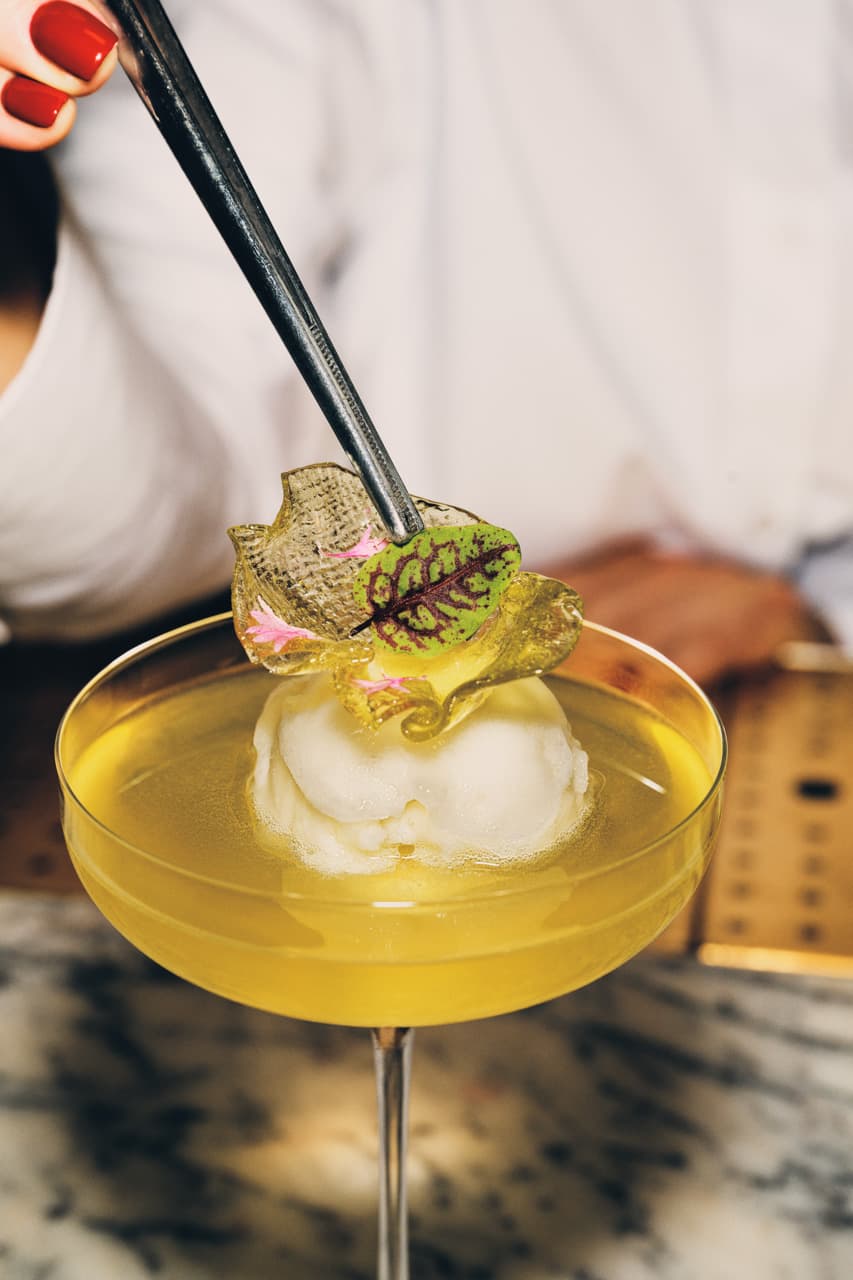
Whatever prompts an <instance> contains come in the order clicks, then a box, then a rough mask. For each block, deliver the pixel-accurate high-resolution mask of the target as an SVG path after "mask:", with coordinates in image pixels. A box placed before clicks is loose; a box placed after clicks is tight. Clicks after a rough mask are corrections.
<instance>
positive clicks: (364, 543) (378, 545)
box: [320, 524, 388, 560]
mask: <svg viewBox="0 0 853 1280" xmlns="http://www.w3.org/2000/svg"><path fill="white" fill-rule="evenodd" d="M387 546H388V539H387V538H382V537H379V538H374V537H373V536H372V535H371V532H370V525H369V524H368V525H365V527H364V532H363V533H362V535H361V537H360V538H359V540H358V542H357V543H356V544H355V546H354V547H350V549H349V550H348V551H321V552H320V555H321V556H325V557H326V559H328V560H366V559H367V558H368V556H374V555H376V553H377V551H384V550H385V548H386V547H387Z"/></svg>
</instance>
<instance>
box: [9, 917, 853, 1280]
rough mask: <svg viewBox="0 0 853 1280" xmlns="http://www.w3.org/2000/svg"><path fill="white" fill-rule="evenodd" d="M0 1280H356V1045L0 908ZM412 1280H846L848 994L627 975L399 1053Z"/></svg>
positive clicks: (366, 1093) (62, 924)
mask: <svg viewBox="0 0 853 1280" xmlns="http://www.w3.org/2000/svg"><path fill="white" fill-rule="evenodd" d="M0 939H2V968H1V969H0V982H1V983H2V986H0V1153H2V1159H0V1277H2V1280H144V1278H147V1277H150V1276H156V1277H164V1278H166V1280H208V1278H214V1277H215V1278H216V1280H220V1278H223V1277H227V1278H228V1280H284V1278H286V1280H309V1278H310V1280H362V1278H364V1280H369V1278H372V1276H373V1275H374V1262H373V1254H374V1240H375V1227H374V1216H375V1203H376V1194H375V1159H376V1156H375V1123H374V1109H373V1108H374V1103H373V1083H372V1062H371V1054H370V1048H369V1043H368V1037H367V1034H366V1033H365V1032H358V1031H352V1030H346V1029H339V1028H338V1029H334V1028H328V1027H323V1026H314V1025H312V1024H309V1023H304V1022H291V1021H288V1020H285V1019H279V1018H275V1017H272V1016H270V1015H266V1014H261V1013H256V1012H254V1011H252V1010H249V1009H244V1008H242V1007H240V1006H238V1005H234V1004H230V1003H228V1002H227V1001H224V1000H220V999H218V998H216V997H214V996H210V995H207V994H206V993H204V992H202V991H199V990H197V989H195V988H193V987H190V986H188V985H187V984H185V983H183V982H181V981H179V980H178V979H175V978H172V977H171V976H169V975H168V974H165V973H164V972H163V971H162V970H161V969H158V968H157V967H156V966H154V965H153V964H151V963H150V962H148V961H147V960H145V959H144V958H143V957H141V956H140V955H139V954H138V953H137V952H135V951H134V950H133V949H132V948H131V947H130V946H129V945H128V944H126V943H125V942H124V941H123V940H122V939H121V938H120V937H119V936H118V935H117V934H116V933H114V932H113V930H112V929H111V928H110V926H109V925H107V924H106V923H105V922H103V921H102V920H101V918H100V917H99V915H98V914H97V912H96V911H95V910H94V908H93V907H91V906H90V905H89V904H88V903H87V902H82V901H67V900H60V899H50V898H36V897H30V896H24V895H20V896H19V895H14V894H11V893H7V894H4V895H0ZM411 1122H412V1123H411V1151H410V1201H411V1211H412V1256H413V1275H414V1278H415V1280H432V1278H436V1280H438V1278H439V1277H441V1278H450V1280H452V1278H454V1277H459V1280H491V1278H492V1277H495V1278H496V1280H546V1278H552V1277H559V1278H561V1280H569V1278H571V1280H652V1278H653V1277H654V1280H740V1278H741V1277H743V1278H744V1280H849V1278H850V1277H853V985H851V984H845V983H840V982H839V983H833V982H829V981H817V980H807V979H801V978H796V979H795V978H774V977H769V976H766V975H749V974H744V973H734V972H726V971H711V970H704V969H701V968H700V967H698V966H696V965H695V964H693V963H691V962H677V963H676V962H671V961H668V962H665V961H661V960H653V959H650V958H648V957H641V958H640V959H638V960H636V961H634V962H633V963H632V964H630V965H628V966H626V967H625V968H624V969H623V970H621V971H620V972H619V973H616V974H613V975H612V976H610V977H609V978H605V979H603V980H602V981H600V982H599V983H597V984H595V985H594V986H593V987H591V988H589V989H587V990H585V991H582V992H579V993H577V994H575V995H573V996H570V997H567V998H565V999H563V1000H557V1001H554V1002H552V1003H550V1004H547V1005H543V1006H541V1007H539V1008H537V1009H533V1010H528V1011H526V1012H524V1013H520V1014H516V1015H511V1016H507V1017H503V1018H495V1019H492V1020H490V1021H488V1022H481V1023H476V1024H469V1025H467V1026H456V1027H450V1028H436V1029H430V1030H426V1031H420V1032H418V1034H417V1037H416V1042H415V1065H414V1079H413V1094H412V1115H411Z"/></svg>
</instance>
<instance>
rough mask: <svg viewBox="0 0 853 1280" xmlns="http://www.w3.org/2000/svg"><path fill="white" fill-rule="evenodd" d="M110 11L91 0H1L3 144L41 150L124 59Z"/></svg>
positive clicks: (62, 132)
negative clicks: (41, 0) (72, 0)
mask: <svg viewBox="0 0 853 1280" xmlns="http://www.w3.org/2000/svg"><path fill="white" fill-rule="evenodd" d="M111 21H112V20H111V19H110V17H109V15H108V14H107V13H106V12H105V11H104V10H102V9H100V8H98V6H97V5H95V4H92V3H89V2H88V0H84V2H83V3H81V4H78V3H76V2H75V3H74V4H70V3H68V2H67V0H48V3H38V0H35V2H34V0H0V147H6V148H9V149H10V150H13V151H41V150H43V149H44V148H45V147H51V146H53V145H54V143H56V142H59V141H60V140H61V139H62V138H64V137H65V135H66V134H67V133H68V131H69V129H70V128H71V126H72V124H73V123H74V116H75V113H76V105H75V99H77V98H82V97H85V96H86V95H88V94H90V93H95V92H96V91H97V90H98V89H100V88H101V86H102V85H103V84H104V83H105V82H106V81H107V80H108V79H109V77H110V76H111V75H112V72H113V71H114V69H115V66H116V62H117V54H116V49H115V46H116V40H117V35H116V32H115V31H114V30H113V27H112V25H111Z"/></svg>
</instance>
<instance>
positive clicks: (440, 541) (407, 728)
mask: <svg viewBox="0 0 853 1280" xmlns="http://www.w3.org/2000/svg"><path fill="white" fill-rule="evenodd" d="M282 486H283V490H284V497H283V501H282V505H281V509H280V511H279V513H278V515H277V516H276V519H275V521H274V522H273V524H272V525H269V526H266V525H242V526H239V527H237V528H234V529H231V530H230V535H231V538H232V541H233V542H234V545H235V547H236V550H237V564H236V568H235V573H234V585H233V602H234V625H235V629H236V631H237V634H238V636H239V638H240V641H241V642H242V644H243V647H244V648H245V650H246V652H247V653H248V655H249V657H250V658H251V659H252V661H253V662H257V663H261V664H263V665H264V666H266V667H267V668H268V669H269V670H271V671H273V672H275V673H276V674H279V675H288V674H299V673H302V672H309V671H318V670H328V671H330V672H331V674H332V678H333V685H334V688H335V691H336V693H337V695H338V697H339V698H340V700H341V701H342V703H343V704H344V706H345V707H347V709H348V710H349V711H350V712H352V714H353V715H354V716H356V717H357V718H358V719H359V720H360V721H361V722H362V723H363V724H365V725H368V726H370V727H372V728H377V727H378V726H379V725H380V724H382V723H383V721H385V720H387V719H389V718H390V717H392V716H401V717H402V719H401V727H402V730H403V732H404V733H405V734H406V735H407V736H408V737H410V738H412V739H425V738H429V737H432V736H434V735H435V734H437V733H440V732H441V731H442V730H443V729H444V728H446V727H447V726H448V725H450V724H452V723H454V722H455V721H456V720H458V719H459V718H460V717H461V716H462V715H465V714H467V712H468V711H470V710H472V709H473V707H474V706H476V704H477V702H479V701H480V700H481V698H482V697H483V696H485V693H486V692H487V690H488V689H489V687H490V686H492V685H494V684H499V683H501V682H503V681H506V680H514V679H520V678H522V677H524V676H528V675H537V674H541V673H542V672H543V671H547V670H549V669H550V668H551V667H554V666H556V665H557V663H559V662H560V661H562V659H563V658H565V657H566V655H567V654H568V653H569V652H570V651H571V649H572V648H573V646H574V644H575V642H576V640H577V637H578V634H579V631H580V625H581V606H580V600H579V598H578V596H577V594H576V593H575V592H573V591H572V590H571V589H570V588H568V587H566V586H564V585H563V584H562V583H559V582H555V581H554V580H552V579H550V578H542V577H540V576H539V575H538V574H530V573H520V572H519V565H520V551H519V549H518V544H517V542H516V541H515V538H514V537H513V535H512V534H510V533H509V532H508V531H507V530H505V529H500V528H498V527H496V526H494V525H489V524H486V523H484V522H482V521H479V520H478V519H477V517H476V516H473V515H472V514H471V513H470V512H467V511H463V510H461V509H459V508H457V507H451V506H447V505H446V504H444V503H437V502H429V501H425V500H423V499H420V498H416V499H415V502H416V504H417V506H418V509H419V511H420V512H421V515H422V517H423V520H424V525H425V529H424V532H423V533H421V534H417V535H415V537H414V538H413V539H411V540H410V541H409V542H408V543H406V544H405V546H403V547H396V546H391V545H389V544H388V543H387V541H386V538H385V533H384V530H383V528H382V525H381V523H380V521H379V518H378V516H377V513H376V511H375V510H374V508H373V507H372V505H371V503H370V500H369V498H368V497H367V494H366V492H365V490H364V488H363V487H362V484H361V481H360V480H359V479H358V478H357V477H356V476H355V475H354V474H353V473H352V472H350V471H347V470H345V469H344V468H342V467H339V466H336V465H335V464H333V463H325V464H321V465H319V466H313V467H304V468H301V469H300V470H297V471H292V472H289V473H288V474H286V475H284V476H282Z"/></svg>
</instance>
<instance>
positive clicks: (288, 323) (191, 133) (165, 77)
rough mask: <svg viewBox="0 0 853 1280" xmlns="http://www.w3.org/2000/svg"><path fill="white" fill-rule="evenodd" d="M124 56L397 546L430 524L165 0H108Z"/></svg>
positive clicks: (130, 75)
mask: <svg viewBox="0 0 853 1280" xmlns="http://www.w3.org/2000/svg"><path fill="white" fill-rule="evenodd" d="M108 8H109V9H110V11H111V12H112V13H113V14H114V16H115V18H116V19H117V21H118V23H119V25H120V27H121V33H122V34H121V38H120V40H119V55H118V56H119V62H120V63H121V66H122V67H123V68H124V70H125V72H126V73H127V76H128V78H129V79H130V81H131V83H132V84H133V86H134V88H135V89H136V92H137V93H138V94H139V96H140V98H141V99H142V101H143V102H144V103H145V106H146V107H147V108H148V110H149V112H150V113H151V115H152V117H153V119H154V122H155V123H156V125H157V128H158V129H159V130H160V132H161V134H162V135H163V137H164V138H165V140H166V142H167V143H168V144H169V147H170V148H171V150H172V152H173V154H174V155H175V158H176V159H177V161H178V163H179V164H180V166H181V168H182V169H183V171H184V173H185V174H186V176H187V178H188V179H189V181H190V182H191V183H192V186H193V188H194V189H195V192H196V194H197V195H198V197H199V199H200V200H201V202H202V204H203V205H204V207H205V209H207V212H208V213H209V214H210V216H211V218H212V219H213V221H214V223H215V224H216V226H217V228H218V229H219V233H220V235H221V236H222V238H223V240H224V241H225V243H226V244H227V245H228V248H229V249H230V250H231V252H232V254H233V255H234V257H235V258H236V260H237V262H238V264H239V266H240V268H241V270H242V271H243V274H244V275H245V277H246V279H247V280H248V282H249V284H250V285H251V286H252V288H253V289H254V291H255V294H256V296H257V297H258V299H259V301H260V303H261V305H262V306H263V308H264V310H265V311H266V313H267V315H268V316H269V318H270V320H271V321H272V322H273V324H274V326H275V328H276V330H277V332H278V334H279V336H280V337H281V339H282V341H283V342H284V345H285V346H286V347H287V349H288V351H289V352H290V354H291V356H292V357H293V360H294V363H295V364H296V367H297V368H298V370H299V372H300V373H301V374H302V377H303V378H304V379H305V382H306V383H307V384H308V387H309V388H310V390H311V392H312V394H313V396H314V398H315V400H316V401H317V403H318V405H319V406H320V409H321V410H322V412H323V414H324V415H325V417H326V419H327V420H328V422H329V425H330V426H331V428H332V430H333V431H334V433H335V435H336V436H337V439H338V441H339V442H340V444H341V445H342V447H343V449H344V451H345V452H346V454H347V456H348V457H349V459H350V461H351V462H352V464H353V466H354V467H355V469H356V471H357V472H358V474H359V476H360V477H361V480H362V482H363V484H364V487H365V489H366V490H367V492H368V493H369V495H370V497H371V499H372V500H373V504H374V506H375V507H376V510H377V511H378V513H379V516H380V519H381V520H382V522H383V524H384V525H385V528H386V530H387V532H388V535H389V537H390V538H391V540H392V541H393V542H397V543H402V542H407V541H408V539H409V538H411V537H412V536H413V535H414V534H416V533H418V532H420V530H421V529H423V527H424V526H423V521H422V520H421V517H420V514H419V512H418V510H417V508H416V506H415V504H414V502H413V501H412V498H411V496H410V494H409V493H408V491H407V490H406V488H405V486H404V484H403V481H402V480H401V479H400V475H399V473H398V471H397V469H396V467H395V466H394V463H393V462H392V461H391V458H390V456H389V454H388V450H387V449H386V448H385V445H384V444H383V443H382V441H381V439H380V438H379V433H378V432H377V430H376V428H375V427H374V425H373V423H372V422H371V420H370V417H369V416H368V413H367V410H366V409H365V407H364V405H363V404H362V401H361V397H360V396H359V394H358V392H357V391H356V389H355V387H354V386H353V383H352V381H351V379H350V377H349V375H348V374H347V372H346V370H345V369H344V367H343V365H342V364H341V362H340V360H339V358H338V355H337V352H336V351H335V349H334V347H333V346H332V343H331V340H330V339H329V336H328V334H327V333H326V330H325V328H324V327H323V325H322V324H321V323H320V319H319V317H318V315H317V313H316V311H315V310H314V307H313V305H312V303H311V299H310V298H309V297H308V294H307V293H306V292H305V289H304V287H303V285H302V283H301V281H300V279H299V277H298V275H297V274H296V271H295V270H294V268H293V264H292V263H291V261H290V259H289V257H288V256H287V254H286V253H285V250H284V247H283V245H282V243H281V241H280V240H279V238H278V236H277V235H276V232H275V230H274V229H273V225H272V223H271V222H270V219H269V217H268V215H267V213H266V211H265V209H264V207H263V205H262V204H261V202H260V200H259V199H258V196H257V193H256V192H255V189H254V187H253V186H252V184H251V182H250V181H249V178H248V175H247V174H246V171H245V169H244V168H243V166H242V164H241V163H240V161H239V159H238V157H237V154H236V152H235V150H234V148H233V146H232V145H231V142H230V141H229V139H228V135H227V134H226V132H225V130H224V129H223V127H222V125H221V123H220V121H219V118H218V116H217V115H216V112H215V111H214V109H213V106H212V104H211V102H210V99H209V98H208V96H207V94H206V93H205V91H204V89H203V88H202V84H201V81H200V80H199V78H198V76H197V75H196V73H195V71H194V70H193V67H192V64H191V63H190V60H189V58H188V57H187V55H186V52H185V51H184V48H183V46H182V44H181V42H180V40H179V39H178V37H177V35H176V33H175V30H174V28H173V27H172V24H171V22H170V21H169V19H168V18H167V16H166V13H165V11H164V9H163V7H162V5H160V4H159V3H158V0H108Z"/></svg>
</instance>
